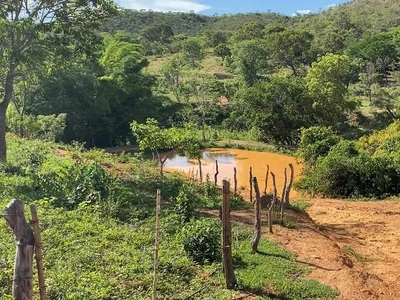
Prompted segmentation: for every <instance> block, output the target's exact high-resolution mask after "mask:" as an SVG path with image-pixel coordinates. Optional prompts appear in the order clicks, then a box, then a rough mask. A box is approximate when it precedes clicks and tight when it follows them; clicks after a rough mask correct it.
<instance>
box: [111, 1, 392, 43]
mask: <svg viewBox="0 0 400 300" xmlns="http://www.w3.org/2000/svg"><path fill="white" fill-rule="evenodd" d="M254 21H255V22H260V23H262V24H270V23H272V24H274V25H279V26H289V27H303V28H308V29H309V30H310V31H312V32H317V31H318V30H324V29H327V27H331V26H334V27H342V28H344V29H346V28H347V29H351V28H349V25H350V24H351V26H353V27H354V28H356V29H357V31H358V33H359V34H361V35H362V34H364V33H365V34H371V33H376V32H383V31H387V30H388V29H390V28H393V27H396V26H399V25H400V6H399V5H398V1H396V0H353V1H350V2H348V3H346V4H342V5H339V6H336V7H333V8H331V9H328V10H326V11H323V12H321V13H316V14H310V15H302V16H294V17H288V16H283V15H279V14H276V13H274V12H263V13H261V12H257V13H239V14H235V15H215V16H206V15H200V14H195V13H175V12H168V13H163V12H155V11H144V10H142V11H136V10H128V9H124V10H122V11H121V12H120V13H119V15H118V16H116V17H114V18H113V19H111V20H110V21H109V22H108V23H107V24H106V25H104V27H103V30H104V31H107V32H113V31H120V30H122V31H126V32H128V33H130V34H134V35H136V34H138V33H139V32H140V30H142V29H143V28H145V27H147V26H151V25H155V24H166V25H169V26H171V27H172V29H173V31H174V33H175V34H186V35H189V36H198V35H202V34H204V32H205V31H206V30H229V31H231V30H236V29H238V28H239V27H240V26H242V25H243V24H245V23H247V22H254ZM329 29H330V30H331V29H332V28H329Z"/></svg>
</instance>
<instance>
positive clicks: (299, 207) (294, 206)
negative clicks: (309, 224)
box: [289, 200, 312, 212]
mask: <svg viewBox="0 0 400 300" xmlns="http://www.w3.org/2000/svg"><path fill="white" fill-rule="evenodd" d="M311 205H312V204H311V203H310V202H308V201H302V200H298V201H292V203H290V207H289V209H291V210H293V211H296V212H306V210H307V208H309V207H310V206H311Z"/></svg>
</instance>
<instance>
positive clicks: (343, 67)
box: [305, 53, 352, 126]
mask: <svg viewBox="0 0 400 300" xmlns="http://www.w3.org/2000/svg"><path fill="white" fill-rule="evenodd" d="M350 71H351V64H350V59H349V57H348V56H346V55H338V54H332V53H329V54H327V55H325V56H322V57H321V58H320V59H319V60H318V61H316V62H314V63H312V66H311V68H310V69H309V71H308V74H307V76H306V78H305V80H306V86H307V90H308V92H309V93H310V95H311V97H312V98H313V102H314V103H313V107H314V109H315V114H316V116H317V119H318V121H319V122H320V124H323V125H328V126H336V125H338V124H340V122H341V121H343V118H344V116H345V113H346V112H347V111H349V109H351V104H352V103H351V102H349V101H347V98H346V95H347V90H348V85H349V82H350V80H351V72H350Z"/></svg>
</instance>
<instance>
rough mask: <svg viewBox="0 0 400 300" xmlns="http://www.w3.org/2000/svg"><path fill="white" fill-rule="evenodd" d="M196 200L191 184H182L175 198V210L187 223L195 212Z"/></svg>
mask: <svg viewBox="0 0 400 300" xmlns="http://www.w3.org/2000/svg"><path fill="white" fill-rule="evenodd" d="M196 202H198V197H197V196H196V191H195V189H194V186H193V185H189V184H184V185H183V186H182V187H181V189H180V190H179V194H178V196H177V197H176V198H175V208H174V210H175V212H176V213H177V214H178V215H179V216H181V217H182V221H183V222H184V223H187V222H189V221H190V219H191V218H192V217H193V216H194V214H195V204H196Z"/></svg>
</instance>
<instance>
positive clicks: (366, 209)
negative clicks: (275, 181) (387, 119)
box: [231, 199, 400, 300]
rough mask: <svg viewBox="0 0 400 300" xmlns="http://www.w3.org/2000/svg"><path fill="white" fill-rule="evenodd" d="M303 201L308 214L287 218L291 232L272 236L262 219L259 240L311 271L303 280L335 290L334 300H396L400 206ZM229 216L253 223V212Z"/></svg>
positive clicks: (399, 286) (399, 285) (280, 230)
mask: <svg viewBox="0 0 400 300" xmlns="http://www.w3.org/2000/svg"><path fill="white" fill-rule="evenodd" d="M307 201H309V202H310V204H311V206H310V207H309V208H308V209H307V212H306V213H299V212H293V211H288V212H287V213H286V219H287V220H288V221H289V224H291V225H292V226H291V227H294V228H292V229H290V228H285V227H282V226H280V225H274V226H273V231H274V233H273V234H270V233H269V232H268V228H267V226H266V220H265V219H263V235H264V236H266V237H267V238H268V239H270V240H273V241H275V242H277V243H278V244H280V245H282V246H283V247H284V248H285V249H287V250H288V251H290V252H292V253H294V254H295V255H296V257H297V261H299V262H300V263H303V264H305V265H307V266H309V267H310V269H311V272H310V274H308V275H307V276H308V277H310V278H314V279H316V280H318V281H320V282H322V283H325V284H327V285H329V286H331V287H332V288H333V289H335V290H337V291H338V292H339V294H340V296H339V297H338V299H346V300H353V299H357V300H364V299H365V300H373V299H381V300H396V299H400V203H399V202H393V201H376V202H350V201H343V200H328V199H313V200H307ZM231 215H232V219H233V221H234V222H240V223H244V224H247V225H248V226H251V225H252V223H253V211H252V210H248V211H232V213H231ZM263 215H265V213H263ZM263 218H264V217H263Z"/></svg>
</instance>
